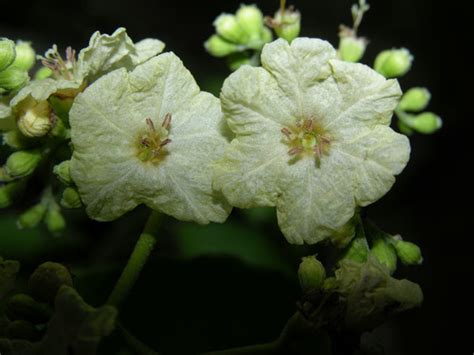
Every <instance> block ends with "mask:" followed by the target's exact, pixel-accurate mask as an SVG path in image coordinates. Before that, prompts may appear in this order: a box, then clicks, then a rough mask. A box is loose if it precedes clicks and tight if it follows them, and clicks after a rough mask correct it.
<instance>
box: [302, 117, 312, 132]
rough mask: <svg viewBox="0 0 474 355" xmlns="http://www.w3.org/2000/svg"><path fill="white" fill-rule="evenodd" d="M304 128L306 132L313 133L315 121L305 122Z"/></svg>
mask: <svg viewBox="0 0 474 355" xmlns="http://www.w3.org/2000/svg"><path fill="white" fill-rule="evenodd" d="M304 126H305V127H304V128H305V130H306V131H312V130H313V120H311V119H309V120H306V121H305V122H304Z"/></svg>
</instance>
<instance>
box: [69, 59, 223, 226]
mask: <svg viewBox="0 0 474 355" xmlns="http://www.w3.org/2000/svg"><path fill="white" fill-rule="evenodd" d="M70 122H71V128H72V143H73V147H74V153H73V156H72V160H71V167H70V169H71V176H72V178H73V180H74V182H75V183H76V184H77V186H78V189H79V193H80V195H81V199H82V201H83V202H84V204H85V205H86V211H87V212H88V214H89V215H90V216H91V217H92V218H94V219H97V220H113V219H115V218H118V217H120V216H121V215H122V214H124V213H125V212H127V211H129V210H131V209H133V208H135V206H137V205H139V204H142V203H144V204H146V205H147V206H149V207H150V208H152V209H156V210H158V211H161V212H163V213H165V214H168V215H171V216H173V217H175V218H177V219H180V220H185V221H196V222H198V223H208V222H210V221H215V222H223V221H224V220H225V219H226V218H227V216H228V214H229V212H230V209H231V208H230V206H229V205H228V204H227V203H226V201H225V200H224V199H223V198H220V196H219V193H215V192H214V191H213V189H212V181H211V177H212V176H211V175H212V174H211V164H212V163H213V162H214V161H215V160H216V159H218V158H220V157H222V155H223V152H224V149H225V148H226V146H227V145H228V140H227V138H226V137H225V136H224V135H223V132H224V128H225V122H224V121H223V119H222V113H221V110H220V105H219V100H218V99H217V98H215V97H214V96H212V95H211V94H209V93H206V92H201V91H200V90H199V87H198V86H197V84H196V82H195V81H194V78H193V77H192V75H191V74H190V72H189V71H188V70H187V69H186V68H185V67H184V66H183V64H182V62H181V61H180V60H179V58H178V57H176V56H175V55H174V54H172V53H167V54H162V55H159V56H157V57H155V58H153V59H151V60H149V61H147V62H146V63H144V64H141V65H139V66H137V67H136V68H135V70H133V71H132V72H127V70H125V69H118V70H115V71H113V72H111V73H109V74H107V75H105V76H103V77H102V78H100V79H99V80H97V81H96V82H95V83H94V84H92V85H91V86H90V87H88V88H87V89H86V90H85V91H84V92H83V93H81V94H79V95H78V97H77V98H76V100H75V102H74V104H73V106H72V108H71V111H70Z"/></svg>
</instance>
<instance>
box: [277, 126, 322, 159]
mask: <svg viewBox="0 0 474 355" xmlns="http://www.w3.org/2000/svg"><path fill="white" fill-rule="evenodd" d="M281 133H282V134H283V136H284V137H283V142H284V143H285V144H286V145H288V147H289V150H288V154H289V155H290V156H291V157H296V158H300V157H304V156H306V157H313V158H314V159H315V161H316V164H317V165H319V164H320V163H321V158H322V157H323V156H324V155H328V154H329V146H330V143H331V139H330V137H329V136H328V135H327V134H326V132H325V131H324V129H323V128H322V127H320V126H319V125H318V124H317V122H316V121H315V120H314V119H312V118H308V119H304V120H302V121H300V122H298V123H297V124H296V125H294V126H291V127H284V128H282V130H281Z"/></svg>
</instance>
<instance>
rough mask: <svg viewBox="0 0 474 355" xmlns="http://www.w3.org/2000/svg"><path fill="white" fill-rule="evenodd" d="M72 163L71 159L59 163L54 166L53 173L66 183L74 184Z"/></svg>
mask: <svg viewBox="0 0 474 355" xmlns="http://www.w3.org/2000/svg"><path fill="white" fill-rule="evenodd" d="M70 164H71V161H70V160H65V161H63V162H61V163H59V164H58V165H55V166H54V168H53V173H54V174H55V175H56V176H57V177H58V179H59V180H60V181H61V182H62V183H63V184H65V185H71V184H72V178H71V171H70V169H69V166H70Z"/></svg>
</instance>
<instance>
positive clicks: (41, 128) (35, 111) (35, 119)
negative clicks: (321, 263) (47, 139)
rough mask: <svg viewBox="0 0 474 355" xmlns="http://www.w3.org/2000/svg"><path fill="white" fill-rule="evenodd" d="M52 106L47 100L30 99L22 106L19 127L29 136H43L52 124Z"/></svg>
mask: <svg viewBox="0 0 474 355" xmlns="http://www.w3.org/2000/svg"><path fill="white" fill-rule="evenodd" d="M50 117H51V107H50V106H49V104H48V102H47V101H39V102H38V101H36V100H28V102H27V103H26V104H25V105H23V106H22V107H21V113H20V118H19V119H18V129H19V130H20V131H21V133H23V134H24V135H25V136H27V137H42V136H44V135H45V134H47V133H48V132H49V130H50V129H51V126H52V122H51V118H50Z"/></svg>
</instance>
